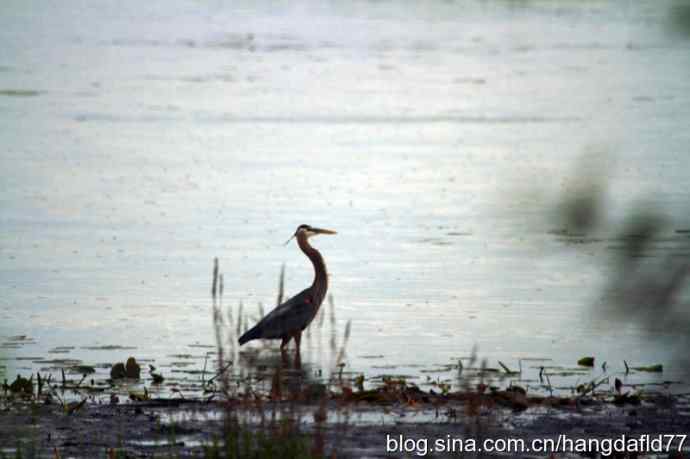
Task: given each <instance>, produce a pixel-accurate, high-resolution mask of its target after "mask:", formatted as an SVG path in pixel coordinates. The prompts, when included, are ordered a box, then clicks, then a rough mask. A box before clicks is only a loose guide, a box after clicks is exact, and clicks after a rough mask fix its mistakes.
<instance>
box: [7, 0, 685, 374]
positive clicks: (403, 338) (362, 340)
mask: <svg viewBox="0 0 690 459" xmlns="http://www.w3.org/2000/svg"><path fill="white" fill-rule="evenodd" d="M234 5H235V6H234V7H230V6H229V5H224V4H221V3H214V4H208V5H203V4H199V3H198V2H185V1H174V2H170V1H166V2H155V1H154V2H147V3H146V4H145V5H143V4H140V3H137V2H131V3H126V4H118V5H114V4H106V3H105V2H103V3H99V2H89V3H86V4H81V3H79V2H76V1H75V2H68V3H64V2H61V3H56V4H50V5H46V4H43V3H40V4H39V3H38V2H35V3H34V2H24V1H22V2H19V1H16V2H15V1H10V2H7V1H6V2H3V5H2V6H1V7H0V11H2V14H0V40H1V41H2V43H3V50H2V54H1V55H0V133H1V136H2V139H3V146H2V149H1V150H0V151H1V153H0V161H1V165H2V171H3V173H2V176H1V177H0V189H1V190H2V193H0V208H2V212H1V213H0V218H1V220H0V222H1V223H0V225H1V227H2V232H1V233H0V271H1V276H2V286H3V288H2V295H0V335H4V339H3V340H2V341H3V342H4V343H5V344H4V345H3V349H2V352H3V354H4V355H5V358H6V359H8V360H7V361H6V362H3V365H6V366H7V370H6V372H7V373H8V374H9V375H10V376H11V375H13V374H14V373H15V372H16V371H19V372H22V373H28V372H29V371H31V370H34V371H35V370H36V369H41V368H47V367H50V366H51V365H50V364H46V363H42V362H41V359H44V360H45V359H52V358H53V356H54V355H56V356H57V357H56V358H69V359H78V360H81V361H83V362H84V363H88V364H98V363H108V362H113V361H118V360H125V359H126V357H127V356H128V355H130V354H131V355H135V356H136V357H137V358H138V359H140V360H148V361H150V362H152V363H154V364H155V365H156V366H158V367H159V368H160V369H161V370H162V371H163V373H164V374H166V375H168V376H169V375H171V374H173V373H172V372H173V370H174V369H178V370H179V369H180V368H181V367H184V369H192V370H194V369H195V370H197V371H198V370H200V369H201V368H202V367H203V365H204V356H205V353H206V352H208V351H209V350H210V349H211V348H207V347H203V346H211V345H213V344H214V343H215V340H214V336H213V327H212V322H211V299H210V295H209V290H210V277H211V266H212V265H211V263H212V259H213V257H219V258H220V262H221V270H222V272H223V274H224V281H225V295H224V305H226V307H232V308H233V311H234V314H235V317H236V316H237V312H238V311H237V310H238V305H239V302H240V301H241V302H243V304H244V311H245V313H247V311H248V313H249V315H250V317H251V318H252V319H255V318H256V317H258V308H257V303H259V302H261V303H263V304H264V305H272V304H274V302H275V298H276V292H277V282H278V275H279V272H280V267H281V265H282V264H285V265H286V267H287V268H286V269H287V277H286V289H287V293H288V294H294V293H297V292H298V291H300V290H301V289H302V288H304V287H305V286H306V285H308V283H309V282H310V280H311V276H312V274H311V268H310V266H309V265H308V262H307V261H306V259H305V258H304V257H303V255H302V254H301V253H299V251H298V250H297V248H296V246H295V245H290V246H288V247H285V246H283V245H282V243H283V242H284V241H285V240H286V239H287V238H288V237H289V236H290V235H291V234H292V232H293V231H294V229H295V228H296V227H297V225H299V224H301V223H309V224H313V225H318V226H323V227H327V228H332V229H335V230H337V231H338V235H337V236H333V237H325V236H324V237H321V238H319V239H316V240H315V241H314V245H315V246H317V247H318V248H319V249H320V250H321V251H322V253H323V254H324V257H325V259H326V262H327V264H328V267H329V271H330V273H331V289H330V292H331V293H332V294H333V296H334V298H335V303H336V308H335V323H336V326H335V329H336V330H338V332H339V333H340V336H338V337H337V339H336V347H339V346H340V343H341V341H342V333H343V329H344V326H345V323H346V322H347V321H351V323H352V333H351V337H350V340H349V342H348V345H347V366H346V369H347V370H348V371H352V372H355V373H356V372H364V373H366V374H367V375H369V376H372V377H373V376H376V375H382V374H403V375H408V376H410V377H416V378H418V380H421V381H425V380H426V374H425V373H423V372H422V370H429V369H432V370H433V369H434V368H437V369H438V368H445V366H447V365H452V364H457V360H458V359H459V358H461V357H467V356H469V355H470V354H471V353H472V349H473V348H474V347H475V346H477V349H478V354H479V355H480V357H482V358H486V359H487V361H488V365H489V366H491V367H496V366H497V361H499V360H500V361H502V362H504V363H506V364H507V365H508V366H509V367H511V368H512V369H516V368H517V367H518V366H519V365H520V364H521V362H520V360H521V359H529V358H537V359H538V358H545V359H551V360H552V363H553V365H554V366H565V367H573V366H575V363H576V361H577V359H579V358H580V357H582V356H585V355H594V356H596V357H597V367H598V366H599V364H600V363H602V362H603V361H607V362H608V364H609V368H610V370H609V371H622V368H623V363H622V361H623V360H624V359H626V360H627V361H628V362H630V363H631V364H633V365H649V364H656V363H663V364H664V370H665V371H664V373H663V375H653V374H637V375H634V376H631V378H634V379H633V382H642V381H652V382H659V381H663V380H671V381H673V380H677V379H680V378H681V377H682V376H684V374H685V370H686V366H687V361H683V360H682V359H681V358H679V357H678V355H679V352H678V351H679V350H683V349H687V335H682V334H680V335H679V334H676V333H671V332H669V331H668V330H666V329H663V330H658V329H657V330H651V331H650V330H649V329H648V328H649V327H647V326H643V325H642V324H639V323H637V322H632V323H630V322H627V321H623V320H620V319H619V318H612V317H609V316H602V315H600V314H598V313H597V309H598V305H599V304H600V298H601V295H602V290H603V289H604V288H605V286H606V284H607V281H608V280H609V279H611V278H612V277H613V276H614V274H613V273H615V272H616V270H617V265H616V257H615V252H616V246H617V245H620V243H621V241H620V240H619V239H617V238H616V236H615V235H616V227H617V225H619V224H620V222H621V221H624V219H625V218H626V216H627V215H628V214H629V213H630V212H631V209H633V208H635V206H640V205H643V206H646V207H645V208H650V207H652V208H654V209H656V210H658V211H659V212H662V213H664V214H666V215H669V216H670V223H669V226H668V227H666V228H665V230H664V231H665V233H664V237H665V239H664V240H663V241H659V242H658V243H657V244H655V245H654V247H653V249H654V250H653V251H652V252H650V254H651V255H650V256H662V255H663V254H666V253H680V254H685V256H687V254H688V253H690V251H688V250H686V249H687V245H688V242H687V240H688V238H687V233H685V232H683V231H684V230H686V229H687V228H690V220H688V218H687V209H688V205H687V203H688V193H689V192H690V180H688V178H690V177H689V175H690V168H689V167H688V166H689V165H690V164H689V163H688V155H687V145H688V144H689V141H690V131H688V129H687V126H688V125H689V123H688V121H690V78H688V76H690V53H689V52H688V51H689V49H688V48H689V47H690V40H688V38H687V37H688V36H687V35H684V34H683V33H679V32H678V30H677V27H678V25H677V22H676V21H674V16H673V15H674V13H673V12H674V7H676V6H677V3H672V2H668V3H666V2H656V1H654V2H652V1H650V2H613V3H606V2H577V3H573V2H548V1H544V2H541V1H539V2H508V1H506V2H504V1H493V2H484V1H481V2H468V3H454V2H434V3H429V2H423V3H415V4H412V3H402V2H389V1H383V2H349V3H339V2H329V3H327V4H312V3H311V2H298V3H292V2H291V3H290V4H289V5H287V4H282V3H271V2H267V3H262V4H260V5H258V6H257V5H255V4H254V3H252V2H248V3H246V4H242V5H237V4H234ZM681 25H682V24H681ZM582 158H585V159H584V160H583V159H582ZM583 164H584V166H582V165H583ZM578 165H579V166H578ZM599 176H603V178H604V180H605V182H606V188H607V190H608V191H607V195H606V196H607V197H606V204H607V207H606V212H605V225H604V227H603V229H601V230H600V234H597V237H595V238H592V239H587V240H582V241H579V240H578V241H575V242H576V243H573V240H572V239H570V238H568V237H562V235H560V233H559V231H558V230H560V229H561V226H560V224H559V221H558V219H557V214H556V212H555V211H554V209H555V208H557V205H558V202H559V201H560V199H561V198H562V197H563V196H568V195H569V194H571V193H573V192H574V190H578V189H581V188H587V187H588V186H589V185H588V184H589V183H590V181H591V180H593V177H594V178H596V177H599ZM685 293H686V295H685V296H684V297H683V298H686V299H687V296H688V295H687V290H686V292H685ZM686 304H687V303H686ZM265 308H266V309H267V310H268V309H269V306H265ZM329 321H330V315H328V316H327V322H329ZM327 330H330V329H327ZM318 333H320V332H318V331H317V330H316V329H315V330H314V337H313V340H312V342H311V343H310V345H309V346H308V348H309V349H311V350H309V349H308V350H307V355H306V356H305V361H306V362H307V363H310V364H313V365H314V367H315V368H320V367H325V368H331V367H332V365H333V364H334V356H333V353H332V352H331V350H330V339H331V337H330V331H328V333H326V332H323V333H324V335H325V336H321V337H320V338H317V335H318ZM17 335H26V337H27V339H23V340H16V339H15V340H12V339H9V337H11V336H17ZM319 340H320V341H319ZM17 341H19V343H18V342H17ZM319 342H320V343H321V344H320V345H317V344H316V343H319ZM13 343H14V344H13ZM108 345H119V346H129V347H133V348H134V349H108V348H106V349H99V347H102V346H108ZM59 346H71V347H73V348H62V349H56V348H58V347H59ZM199 346H202V347H199ZM51 350H52V351H53V352H52V353H51V352H50V351H51ZM179 355H191V358H188V360H191V361H192V362H193V363H192V365H180V364H179V361H180V358H179ZM372 356H374V357H375V358H371V357H372ZM379 356H380V357H379ZM17 357H19V358H24V359H23V360H16V358H17ZM28 357H36V358H34V359H28ZM682 357H685V356H682ZM182 360H184V359H182ZM175 362H178V363H175ZM525 362H529V361H527V360H525V361H523V362H522V364H523V365H525V366H532V367H538V366H540V364H534V365H531V364H529V363H525ZM99 371H104V372H105V371H106V370H103V369H102V370H99ZM531 372H532V375H531V377H532V378H534V377H535V374H536V372H538V370H537V369H535V368H532V369H531ZM438 374H439V376H438V377H439V378H451V377H452V374H453V371H450V370H447V371H445V372H444V371H439V373H438ZM598 374H599V372H598V371H593V372H592V374H588V375H585V376H583V377H582V378H581V379H580V380H579V381H580V382H583V381H584V380H589V379H591V378H592V377H594V376H596V375H598Z"/></svg>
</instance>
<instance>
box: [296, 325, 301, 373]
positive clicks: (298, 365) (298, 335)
mask: <svg viewBox="0 0 690 459" xmlns="http://www.w3.org/2000/svg"><path fill="white" fill-rule="evenodd" d="M301 341H302V332H301V331H299V332H297V333H296V334H295V345H296V347H297V351H296V352H295V368H296V369H298V370H299V369H301V368H302V355H301V354H300V347H299V346H300V342H301Z"/></svg>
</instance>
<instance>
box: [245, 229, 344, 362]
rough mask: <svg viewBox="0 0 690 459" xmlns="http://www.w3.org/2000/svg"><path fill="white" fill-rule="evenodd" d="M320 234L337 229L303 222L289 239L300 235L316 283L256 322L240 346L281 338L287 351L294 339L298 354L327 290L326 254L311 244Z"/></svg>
mask: <svg viewBox="0 0 690 459" xmlns="http://www.w3.org/2000/svg"><path fill="white" fill-rule="evenodd" d="M317 234H336V233H335V231H331V230H327V229H321V228H314V227H312V226H309V225H300V226H298V227H297V231H295V234H293V235H292V237H291V238H290V239H288V241H287V242H286V244H287V243H288V242H290V241H291V240H292V238H297V243H298V244H299V248H300V249H302V252H304V254H305V255H306V256H307V257H309V259H310V260H311V262H312V264H313V265H314V282H313V283H312V284H311V287H309V288H307V289H305V290H302V291H301V292H300V293H298V294H297V295H295V296H293V297H292V298H290V299H289V300H287V301H286V302H284V303H283V304H280V305H278V307H276V308H275V309H274V310H273V311H271V312H270V313H269V314H268V315H267V316H266V317H264V318H263V319H261V321H259V323H258V324H256V325H254V327H252V329H251V330H249V331H248V332H246V333H245V334H244V335H242V336H241V337H240V339H239V342H240V346H241V345H243V344H244V343H246V342H247V341H251V340H253V339H282V340H283V341H282V343H280V350H281V351H283V350H285V347H286V346H287V345H288V343H289V342H290V340H291V339H292V338H294V339H295V345H296V347H297V354H298V355H299V352H300V348H299V346H300V341H301V339H302V331H303V330H304V329H305V328H307V327H308V326H309V324H310V323H311V321H312V320H314V317H316V313H317V312H318V311H319V307H320V306H321V303H323V299H324V298H325V297H326V290H328V273H327V272H326V264H325V263H324V261H323V257H322V256H321V254H320V253H319V251H318V250H316V249H315V248H314V247H312V246H311V245H309V238H310V237H312V236H316V235H317Z"/></svg>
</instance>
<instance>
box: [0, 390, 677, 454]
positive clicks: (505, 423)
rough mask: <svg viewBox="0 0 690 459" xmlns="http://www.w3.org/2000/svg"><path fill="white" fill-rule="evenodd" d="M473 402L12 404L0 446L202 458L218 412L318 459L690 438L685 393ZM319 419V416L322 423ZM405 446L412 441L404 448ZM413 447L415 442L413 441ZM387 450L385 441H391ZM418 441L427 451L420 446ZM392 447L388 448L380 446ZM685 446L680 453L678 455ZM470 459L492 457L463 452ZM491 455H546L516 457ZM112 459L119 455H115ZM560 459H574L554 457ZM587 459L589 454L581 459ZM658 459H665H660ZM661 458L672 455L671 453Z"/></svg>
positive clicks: (0, 419)
mask: <svg viewBox="0 0 690 459" xmlns="http://www.w3.org/2000/svg"><path fill="white" fill-rule="evenodd" d="M473 404H474V402H473V401H472V400H453V399H450V400H448V401H447V402H445V403H442V404H439V403H423V402H421V403H418V404H414V405H411V404H409V403H408V404H405V403H390V404H373V403H366V402H352V403H344V402H343V401H342V400H330V401H328V402H321V403H313V402H284V401H283V402H270V401H269V402H261V403H259V404H256V403H246V402H245V403H234V404H228V403H227V402H219V401H211V402H204V401H191V400H190V401H186V400H150V401H143V402H133V401H127V402H126V403H119V404H99V403H87V404H85V405H84V406H82V407H81V408H80V409H79V410H77V411H74V412H72V413H71V414H66V412H65V410H64V408H63V407H62V406H60V405H59V404H55V403H53V404H49V405H46V404H38V403H34V404H32V403H26V402H22V403H19V402H15V403H12V404H10V405H8V406H5V407H4V410H3V412H2V413H0V439H1V440H0V445H1V446H2V448H1V449H0V451H2V452H3V453H4V454H5V455H6V456H7V457H14V455H15V454H16V448H17V447H18V446H19V447H20V448H21V451H22V453H23V454H24V455H25V456H24V457H39V458H44V457H45V458H53V457H55V451H58V452H59V454H60V456H59V457H77V458H91V457H102V456H103V455H104V454H106V453H107V452H108V451H109V450H110V449H112V450H114V451H117V453H118V454H124V456H122V457H168V456H169V455H170V456H171V457H174V456H175V455H177V456H179V457H199V456H200V457H203V453H204V446H209V445H212V444H213V443H214V441H215V442H220V444H222V438H223V435H224V433H223V432H224V423H225V419H226V416H225V413H230V414H231V416H232V417H233V419H236V420H239V422H240V424H239V425H241V426H242V427H243V428H247V429H249V430H252V431H259V430H261V429H265V428H266V426H269V427H268V428H272V427H270V426H277V425H280V424H281V423H280V419H284V420H285V419H290V420H291V421H290V422H291V423H292V425H293V427H294V428H295V432H299V434H300V435H305V438H307V439H308V440H307V441H308V444H309V445H311V447H314V445H315V444H316V443H319V444H320V445H321V446H320V448H321V451H322V452H324V453H325V454H326V455H327V457H330V456H331V454H332V452H336V454H337V457H353V458H358V457H418V456H421V455H422V453H424V452H426V457H446V456H447V457H450V456H457V454H458V453H459V452H458V451H456V452H454V453H450V454H445V455H444V454H439V453H437V452H432V451H431V450H430V449H429V448H430V447H431V446H432V445H433V444H434V442H435V441H436V440H437V439H442V440H444V441H447V440H448V439H449V438H457V439H462V440H463V441H465V443H466V445H467V440H468V439H474V440H476V441H477V442H479V441H481V440H482V439H486V438H491V439H499V438H515V439H523V440H524V441H525V442H527V443H529V442H531V441H532V440H533V439H537V438H539V439H545V438H551V439H554V441H555V440H556V439H557V438H558V436H559V435H561V434H564V435H567V436H569V437H570V438H572V439H576V438H588V439H589V438H601V439H603V438H615V437H617V436H620V435H622V434H626V436H628V437H633V436H638V437H639V436H640V435H642V434H649V435H660V434H661V435H668V434H687V433H688V432H690V394H685V395H674V396H670V395H654V396H650V397H645V398H644V399H643V400H642V401H641V403H640V404H637V405H631V404H625V405H623V406H617V405H614V404H612V403H610V402H608V401H603V400H599V399H582V400H580V401H578V402H577V403H575V404H568V403H562V404H546V403H542V404H535V405H532V406H530V407H528V408H526V409H524V410H515V409H511V408H509V407H507V406H501V405H496V404H487V403H481V404H480V405H479V406H473ZM324 415H325V416H324ZM400 436H402V438H404V439H408V446H410V447H411V446H413V445H414V446H415V447H416V448H417V449H414V450H410V449H408V450H407V452H401V451H398V452H387V451H386V447H387V438H388V439H395V440H396V441H399V439H400ZM410 440H412V441H414V444H413V443H410ZM420 441H421V442H420ZM391 442H392V440H391ZM424 442H426V444H425V443H424ZM388 445H389V446H391V447H392V446H394V443H389V444H388ZM688 448H690V446H689V445H687V444H686V445H685V449H684V454H685V455H686V456H687V453H688V450H689V449H688ZM465 454H468V455H470V456H480V455H483V456H492V454H488V453H479V452H476V451H475V452H472V451H469V452H468V451H465ZM496 455H499V456H506V455H508V456H521V457H545V456H547V455H546V454H531V453H530V454H528V453H522V454H519V453H517V452H511V453H504V454H496ZM118 457H121V456H118ZM559 457H580V455H578V454H575V453H573V454H561V455H559ZM590 457H591V454H590ZM661 457H666V455H662V456H661ZM670 457H675V456H673V455H671V456H670Z"/></svg>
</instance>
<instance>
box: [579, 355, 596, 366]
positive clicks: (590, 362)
mask: <svg viewBox="0 0 690 459" xmlns="http://www.w3.org/2000/svg"><path fill="white" fill-rule="evenodd" d="M577 364H578V365H580V366H583V367H593V366H594V357H582V358H581V359H580V360H578V361H577Z"/></svg>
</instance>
